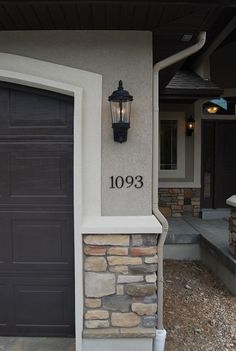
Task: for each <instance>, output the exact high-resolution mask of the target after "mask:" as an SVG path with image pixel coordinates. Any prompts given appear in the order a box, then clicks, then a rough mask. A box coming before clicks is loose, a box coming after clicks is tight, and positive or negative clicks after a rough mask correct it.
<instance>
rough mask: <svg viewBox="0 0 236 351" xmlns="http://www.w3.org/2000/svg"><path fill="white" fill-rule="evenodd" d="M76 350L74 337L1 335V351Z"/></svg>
mask: <svg viewBox="0 0 236 351" xmlns="http://www.w3.org/2000/svg"><path fill="white" fill-rule="evenodd" d="M74 350H75V346H74V338H38V337H37V338H36V337H28V338H23V337H7V336H6V337H0V351H74Z"/></svg>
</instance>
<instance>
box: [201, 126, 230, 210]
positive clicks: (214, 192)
mask: <svg viewBox="0 0 236 351" xmlns="http://www.w3.org/2000/svg"><path fill="white" fill-rule="evenodd" d="M202 125H203V129H202V203H201V206H202V208H224V207H226V199H227V198H228V197H230V196H231V195H233V194H235V192H236V152H235V147H236V121H229V120H228V121H222V120H217V121H216V120H215V121H214V120H213V121H212V120H211V121H209V120H207V121H203V124H202Z"/></svg>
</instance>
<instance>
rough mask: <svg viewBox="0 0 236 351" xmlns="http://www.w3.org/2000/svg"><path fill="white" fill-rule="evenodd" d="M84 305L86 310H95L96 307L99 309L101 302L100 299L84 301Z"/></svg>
mask: <svg viewBox="0 0 236 351" xmlns="http://www.w3.org/2000/svg"><path fill="white" fill-rule="evenodd" d="M84 303H85V307H88V308H97V307H101V305H102V300H101V299H88V298H87V299H85V301H84Z"/></svg>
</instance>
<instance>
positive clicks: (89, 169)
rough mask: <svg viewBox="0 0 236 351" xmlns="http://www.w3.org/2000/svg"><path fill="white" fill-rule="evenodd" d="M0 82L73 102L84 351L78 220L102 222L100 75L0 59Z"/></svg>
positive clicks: (79, 311) (79, 313)
mask: <svg viewBox="0 0 236 351" xmlns="http://www.w3.org/2000/svg"><path fill="white" fill-rule="evenodd" d="M0 81H5V82H11V83H15V84H21V85H26V86H31V87H34V88H40V89H44V90H50V91H54V92H57V93H61V94H66V95H70V96H73V97H74V247H75V325H76V350H82V328H83V251H82V236H81V234H82V233H83V231H82V227H81V226H82V217H83V216H96V217H97V216H98V217H99V216H101V101H102V77H101V75H99V74H95V73H91V72H86V71H83V70H79V69H75V68H71V67H66V66H61V65H58V64H54V63H50V62H44V61H40V60H35V59H31V58H28V57H23V56H17V55H11V54H5V53H0Z"/></svg>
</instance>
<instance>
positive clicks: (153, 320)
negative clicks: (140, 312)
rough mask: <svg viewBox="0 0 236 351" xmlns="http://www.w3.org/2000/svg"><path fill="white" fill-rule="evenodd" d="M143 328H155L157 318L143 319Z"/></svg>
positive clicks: (148, 317)
mask: <svg viewBox="0 0 236 351" xmlns="http://www.w3.org/2000/svg"><path fill="white" fill-rule="evenodd" d="M142 321H143V326H144V327H146V328H151V327H153V328H154V327H155V326H156V324H157V316H145V317H143V320H142Z"/></svg>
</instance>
